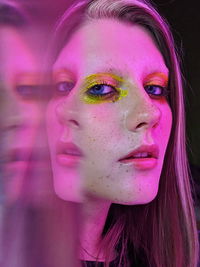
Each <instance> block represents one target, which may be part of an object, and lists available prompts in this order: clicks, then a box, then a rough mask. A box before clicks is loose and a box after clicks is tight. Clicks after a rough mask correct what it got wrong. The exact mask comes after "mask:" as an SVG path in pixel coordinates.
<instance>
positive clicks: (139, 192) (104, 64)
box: [47, 0, 198, 267]
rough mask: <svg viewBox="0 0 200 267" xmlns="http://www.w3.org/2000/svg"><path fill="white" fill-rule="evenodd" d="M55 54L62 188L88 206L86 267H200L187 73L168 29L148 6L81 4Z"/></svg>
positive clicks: (83, 245) (65, 23) (56, 160)
mask: <svg viewBox="0 0 200 267" xmlns="http://www.w3.org/2000/svg"><path fill="white" fill-rule="evenodd" d="M52 54H53V57H52V59H51V60H52V62H53V76H52V77H53V84H54V86H53V88H54V91H53V92H54V93H53V97H52V100H51V101H50V103H49V107H48V110H47V130H48V139H49V146H50V153H51V161H52V169H53V174H54V187H55V191H56V193H57V195H58V196H59V197H61V198H62V199H64V200H67V201H74V202H77V201H83V220H82V221H81V222H82V225H81V226H82V232H81V237H80V259H81V260H82V262H83V264H85V265H88V266H93V265H92V264H94V262H95V261H96V263H98V262H99V263H101V265H102V266H103V265H105V266H109V263H110V264H111V265H112V264H113V266H159V267H161V266H163V267H166V266H170V267H171V266H174V267H175V266H176V267H178V266H187V267H188V266H191V267H192V266H196V264H197V253H198V241H197V233H196V223H195V219H194V212H193V203H192V198H191V193H190V182H189V176H188V169H187V159H186V152H185V131H184V103H183V92H182V83H181V72H180V69H179V62H178V59H177V55H176V50H175V48H174V42H173V38H172V36H171V33H170V31H169V29H168V26H167V24H166V22H165V21H164V20H163V19H162V18H161V16H160V15H159V14H158V13H157V11H156V10H155V9H154V8H153V7H152V6H151V4H150V3H149V2H147V1H139V0H129V1H126V0H112V1H107V0H94V1H89V2H88V1H78V2H77V3H76V4H75V5H74V6H72V7H71V9H69V10H68V11H66V12H65V13H64V15H63V17H62V18H61V20H60V21H59V23H58V24H57V28H56V34H55V36H54V42H53V53H52Z"/></svg>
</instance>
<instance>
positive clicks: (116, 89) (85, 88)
mask: <svg viewBox="0 0 200 267" xmlns="http://www.w3.org/2000/svg"><path fill="white" fill-rule="evenodd" d="M124 83H125V81H124V80H123V79H122V78H121V77H119V76H117V75H114V74H110V73H97V74H92V75H89V76H87V77H86V78H85V81H84V83H83V85H82V89H81V99H82V100H83V101H84V102H85V103H87V104H99V103H104V102H116V101H118V100H120V99H121V98H123V97H125V96H127V94H128V91H127V90H126V89H122V88H121V86H122V84H124Z"/></svg>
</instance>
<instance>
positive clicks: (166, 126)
mask: <svg viewBox="0 0 200 267" xmlns="http://www.w3.org/2000/svg"><path fill="white" fill-rule="evenodd" d="M160 110H161V119H160V123H159V127H158V131H157V136H156V138H157V140H159V142H160V145H163V146H166V145H167V143H168V140H169V136H170V133H171V127H172V111H171V108H170V106H169V105H168V104H167V103H166V104H165V105H163V106H161V107H160Z"/></svg>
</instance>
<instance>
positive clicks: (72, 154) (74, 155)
mask: <svg viewBox="0 0 200 267" xmlns="http://www.w3.org/2000/svg"><path fill="white" fill-rule="evenodd" d="M82 157H83V153H82V151H81V149H80V148H79V147H78V146H76V145H75V144H74V143H70V142H67V143H64V142H59V143H58V144H57V148H56V158H57V162H58V163H59V164H61V165H68V166H69V165H74V164H77V163H78V162H79V160H80V158H82Z"/></svg>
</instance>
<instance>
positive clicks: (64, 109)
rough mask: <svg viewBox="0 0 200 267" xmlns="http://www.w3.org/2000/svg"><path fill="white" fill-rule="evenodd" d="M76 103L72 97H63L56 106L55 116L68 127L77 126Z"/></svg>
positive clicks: (78, 125)
mask: <svg viewBox="0 0 200 267" xmlns="http://www.w3.org/2000/svg"><path fill="white" fill-rule="evenodd" d="M79 104H80V103H79ZM78 109H79V107H78V103H77V102H76V100H74V99H65V100H62V101H61V102H59V103H58V104H57V106H56V116H57V118H58V121H59V122H60V124H62V125H67V126H68V127H70V128H74V129H76V128H79V127H80V123H79V117H80V116H79V111H78Z"/></svg>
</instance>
